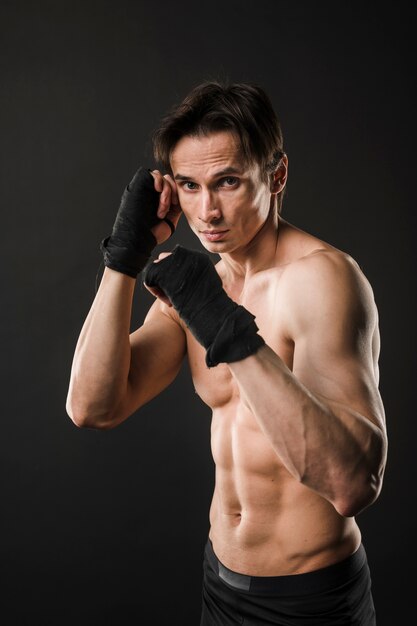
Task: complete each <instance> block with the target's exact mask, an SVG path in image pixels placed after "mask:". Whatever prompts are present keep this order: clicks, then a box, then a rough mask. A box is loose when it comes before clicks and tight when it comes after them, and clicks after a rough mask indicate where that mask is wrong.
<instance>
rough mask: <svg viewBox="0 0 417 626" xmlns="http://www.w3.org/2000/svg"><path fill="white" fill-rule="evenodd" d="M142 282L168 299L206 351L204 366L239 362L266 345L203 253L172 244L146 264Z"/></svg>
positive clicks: (248, 315) (250, 317)
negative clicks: (161, 256) (168, 251)
mask: <svg viewBox="0 0 417 626" xmlns="http://www.w3.org/2000/svg"><path fill="white" fill-rule="evenodd" d="M144 282H145V284H146V285H148V286H149V287H156V288H158V289H159V290H161V291H162V292H163V293H164V294H165V295H166V296H167V297H168V298H169V300H170V302H171V303H172V305H173V307H174V308H175V309H176V310H177V311H178V313H179V315H180V317H181V319H183V320H184V322H185V323H186V325H187V326H188V327H189V329H190V330H191V332H192V333H193V335H194V337H195V338H196V339H197V341H199V342H200V343H201V344H202V345H203V346H204V348H205V349H206V351H207V352H206V364H207V366H208V367H213V366H215V365H218V363H231V362H233V361H240V360H241V359H244V358H246V357H247V356H249V355H250V354H253V353H254V352H256V351H257V350H258V349H259V348H260V347H261V346H262V345H264V344H265V341H264V340H263V339H262V337H261V336H260V335H258V334H257V331H258V327H257V325H256V324H255V321H254V320H255V316H254V315H252V313H250V312H249V311H248V310H247V309H245V307H243V306H241V305H238V304H236V302H234V301H233V300H232V299H231V298H229V296H228V295H227V293H226V292H225V290H224V289H223V285H222V281H221V279H220V276H219V275H218V273H217V272H216V270H215V268H214V266H213V263H212V262H211V260H210V258H209V257H208V255H207V254H204V253H203V252H197V251H195V250H187V249H186V248H183V247H182V246H178V245H177V246H176V247H175V248H174V250H173V252H172V254H170V255H169V256H167V257H165V258H164V259H162V260H161V261H158V262H157V263H150V264H148V265H147V267H146V268H145V271H144Z"/></svg>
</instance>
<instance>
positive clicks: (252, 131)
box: [153, 81, 285, 211]
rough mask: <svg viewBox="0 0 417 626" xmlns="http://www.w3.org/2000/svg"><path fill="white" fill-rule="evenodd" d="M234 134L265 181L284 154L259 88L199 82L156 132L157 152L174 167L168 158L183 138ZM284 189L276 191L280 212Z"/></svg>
mask: <svg viewBox="0 0 417 626" xmlns="http://www.w3.org/2000/svg"><path fill="white" fill-rule="evenodd" d="M225 130H226V131H230V132H233V133H234V134H235V135H236V136H237V137H238V138H239V140H240V145H241V150H242V153H243V156H244V159H245V161H246V162H247V163H250V164H252V163H257V164H258V165H259V167H260V170H261V175H262V176H263V178H264V180H265V181H266V180H267V179H268V177H269V175H270V174H272V173H273V172H274V171H275V170H276V168H277V166H278V164H279V161H280V159H281V157H282V156H283V155H284V154H285V153H284V150H283V137H282V131H281V127H280V124H279V121H278V118H277V116H276V113H275V111H274V109H273V107H272V104H271V101H270V99H269V98H268V96H267V95H266V93H265V92H264V90H263V89H261V87H258V86H257V85H253V84H249V83H232V84H230V85H228V84H224V83H223V84H222V83H219V82H217V81H210V82H204V83H202V84H200V85H197V86H196V87H194V89H192V91H191V92H190V93H189V94H188V95H187V96H186V97H185V98H184V100H183V101H182V102H181V103H180V104H178V105H176V106H175V107H174V108H173V109H172V110H171V112H170V113H168V115H166V116H165V117H164V118H163V119H162V121H161V125H160V127H159V128H158V129H157V130H156V131H155V133H154V136H153V146H154V156H155V159H156V160H157V161H159V162H160V163H161V164H162V167H163V168H164V169H165V170H168V171H171V165H170V156H171V153H172V151H173V149H174V148H175V145H176V144H177V143H178V141H179V140H180V139H181V138H182V137H184V136H187V135H188V136H199V135H208V134H210V133H213V132H219V131H225ZM282 196H283V191H281V192H280V193H279V194H278V199H277V204H278V210H279V211H281V206H282Z"/></svg>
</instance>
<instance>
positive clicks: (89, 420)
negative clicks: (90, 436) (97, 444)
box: [66, 400, 120, 430]
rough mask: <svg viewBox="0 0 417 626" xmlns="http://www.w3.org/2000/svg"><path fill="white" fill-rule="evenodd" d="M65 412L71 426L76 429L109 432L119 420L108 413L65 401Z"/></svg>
mask: <svg viewBox="0 0 417 626" xmlns="http://www.w3.org/2000/svg"><path fill="white" fill-rule="evenodd" d="M66 411H67V414H68V416H69V417H70V419H71V420H72V422H73V424H75V426H77V428H90V429H93V430H109V429H111V428H114V427H115V426H116V425H117V424H118V423H119V421H120V420H117V419H116V418H115V416H114V415H113V414H112V413H110V412H107V413H103V412H97V411H93V410H92V409H91V408H88V407H81V406H79V405H78V406H77V405H76V404H75V403H73V402H71V401H70V400H67V404H66Z"/></svg>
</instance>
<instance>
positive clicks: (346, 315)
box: [283, 247, 377, 337]
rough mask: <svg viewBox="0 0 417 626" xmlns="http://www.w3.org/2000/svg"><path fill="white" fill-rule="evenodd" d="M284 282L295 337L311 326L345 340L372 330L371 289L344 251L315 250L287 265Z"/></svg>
mask: <svg viewBox="0 0 417 626" xmlns="http://www.w3.org/2000/svg"><path fill="white" fill-rule="evenodd" d="M283 279H284V285H283V287H284V290H285V293H286V297H287V298H288V303H289V309H290V310H291V315H292V320H293V321H292V325H293V331H294V332H295V333H296V334H300V333H302V332H303V331H304V330H307V329H308V328H309V327H311V326H313V327H314V326H316V327H317V326H320V327H323V326H325V327H327V328H329V331H330V329H334V331H335V332H338V333H339V334H344V336H346V337H348V336H349V335H350V334H352V333H356V334H357V333H358V332H364V331H366V332H371V333H372V331H373V330H374V329H375V326H376V324H377V309H376V305H375V300H374V294H373V290H372V287H371V285H370V283H369V281H368V279H367V278H366V276H365V274H364V273H363V271H362V270H361V268H360V267H359V265H358V263H357V262H356V261H355V260H354V259H353V258H352V257H351V256H350V255H348V254H346V253H345V252H342V251H340V250H337V249H336V248H331V247H328V248H327V247H326V248H321V247H318V248H317V249H315V250H312V251H311V252H310V253H309V254H306V255H305V256H303V257H301V258H299V259H298V260H296V261H294V262H293V263H290V264H289V265H288V266H287V268H286V270H285V273H284V276H283Z"/></svg>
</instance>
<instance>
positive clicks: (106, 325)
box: [67, 168, 185, 428]
mask: <svg viewBox="0 0 417 626" xmlns="http://www.w3.org/2000/svg"><path fill="white" fill-rule="evenodd" d="M157 192H159V193H157ZM179 216H180V208H179V206H178V199H177V196H176V191H175V183H173V181H171V180H170V178H169V176H165V177H162V175H161V174H160V173H159V172H157V171H155V172H153V174H152V176H151V175H150V173H149V172H148V171H147V170H143V169H142V168H140V169H139V170H138V172H136V174H135V176H134V177H133V179H132V181H131V182H130V183H129V185H128V186H127V187H126V189H125V191H124V194H123V196H122V201H121V204H120V207H119V211H118V214H117V216H116V220H115V224H114V226H113V230H112V234H111V236H110V237H108V238H107V239H105V240H104V241H103V242H102V250H103V255H104V262H105V266H106V267H105V271H104V274H103V278H102V281H101V284H100V288H99V290H98V293H97V295H96V298H95V300H94V302H93V305H92V307H91V310H90V312H89V314H88V316H87V319H86V321H85V323H84V326H83V328H82V331H81V334H80V337H79V340H78V343H77V347H76V350H75V355H74V360H73V366H72V371H71V379H70V385H69V392H68V398H67V411H68V414H69V415H70V417H71V419H72V420H73V421H74V423H75V424H77V425H78V426H87V427H91V428H110V427H113V426H116V425H117V424H119V423H120V422H121V421H123V420H124V419H126V417H128V416H129V415H130V414H131V413H133V412H134V411H135V410H136V409H137V408H139V406H141V405H142V404H143V403H144V402H147V401H148V400H150V399H151V398H152V397H153V396H155V395H156V394H157V393H159V392H160V391H161V390H162V389H163V388H164V387H165V386H166V385H168V384H169V383H170V382H171V380H172V379H173V377H174V376H175V375H176V373H177V372H178V369H179V367H180V364H181V360H182V357H183V355H184V350H185V340H184V333H183V331H182V329H181V327H180V325H179V324H178V323H176V322H175V320H174V318H173V317H172V316H171V315H169V313H166V314H165V313H164V307H163V306H162V305H161V304H160V303H156V304H155V305H154V306H153V307H152V309H151V311H150V312H149V314H148V316H147V318H146V320H145V323H144V325H143V326H142V327H141V328H140V329H139V330H138V331H136V332H135V333H133V334H132V335H130V323H131V311H132V299H133V294H134V289H135V282H136V276H137V274H138V273H139V272H140V271H141V269H142V268H143V267H144V265H145V264H146V262H147V260H148V258H149V256H150V254H151V252H152V249H153V247H154V246H155V245H156V244H157V243H161V242H162V241H164V240H165V239H167V238H168V236H169V234H170V233H171V226H172V228H175V226H176V224H177V222H178V219H179ZM163 220H168V223H166V222H165V221H163ZM165 309H167V307H165Z"/></svg>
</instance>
